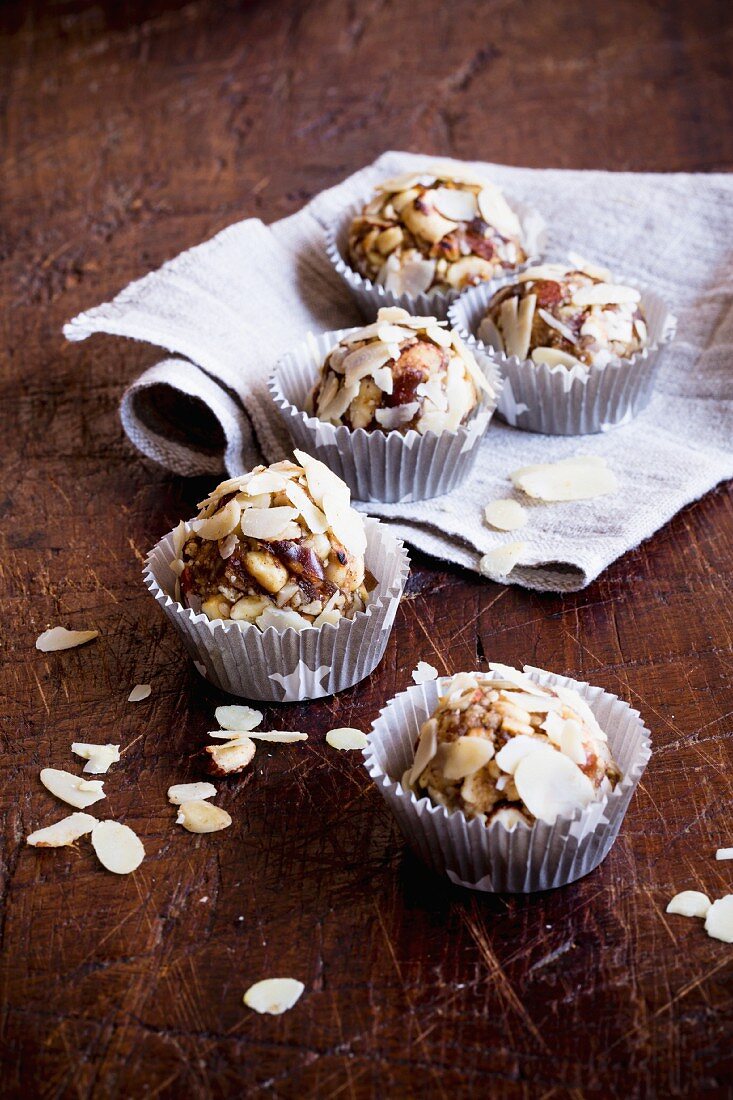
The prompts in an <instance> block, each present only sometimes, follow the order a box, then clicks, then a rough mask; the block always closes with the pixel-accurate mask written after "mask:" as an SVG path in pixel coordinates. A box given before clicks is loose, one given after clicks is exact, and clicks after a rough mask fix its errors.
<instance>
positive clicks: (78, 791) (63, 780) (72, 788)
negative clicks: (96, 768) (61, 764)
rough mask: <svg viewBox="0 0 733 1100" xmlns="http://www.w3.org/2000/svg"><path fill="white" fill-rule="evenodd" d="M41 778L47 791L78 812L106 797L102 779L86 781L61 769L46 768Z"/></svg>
mask: <svg viewBox="0 0 733 1100" xmlns="http://www.w3.org/2000/svg"><path fill="white" fill-rule="evenodd" d="M40 778H41V783H43V785H44V787H45V788H46V790H48V791H50V792H51V794H53V795H55V796H56V798H60V799H61V801H62V802H68V804H69V805H70V806H75V807H76V808H77V810H85V809H86V808H87V806H93V805H94V803H95V802H99V801H100V800H101V799H102V798H105V797H106V796H105V793H104V790H103V787H104V783H103V782H102V780H101V779H91V780H85V779H82V778H81V777H80V776H78V775H72V773H71V772H65V771H61V770H60V769H59V768H44V769H43V770H42V772H41V776H40Z"/></svg>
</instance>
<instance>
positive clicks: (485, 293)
mask: <svg viewBox="0 0 733 1100" xmlns="http://www.w3.org/2000/svg"><path fill="white" fill-rule="evenodd" d="M514 281H515V276H511V275H509V276H506V277H502V278H501V279H495V280H494V281H493V282H492V283H490V284H489V283H487V284H485V285H483V286H477V287H472V288H471V289H470V290H467V291H466V293H465V294H463V295H461V297H460V299H459V300H458V301H456V302H453V304H452V305H451V307H450V309H449V311H448V316H449V319H450V322H451V325H452V326H453V327H454V328H456V329H457V330H458V333H459V335H460V336H461V337H462V338H463V339H464V340H465V341H466V343H467V344H469V345H471V347H473V348H474V350H476V349H483V350H484V351H485V352H487V353H488V354H490V355H492V356H493V358H494V359H495V360H496V362H497V364H498V365H499V369H500V370H501V373H502V375H503V377H504V386H503V389H502V392H501V397H500V399H499V404H498V407H497V413H498V414H499V416H501V418H502V419H503V420H506V422H507V424H511V425H512V426H513V427H515V428H522V429H523V430H524V431H528V432H542V433H543V434H545V435H590V434H592V433H595V432H606V431H609V430H610V429H611V428H617V427H619V426H620V425H622V424H628V423H629V421H631V420H633V419H634V417H635V416H637V415H638V414H639V413H640V412H642V411H643V410H644V409H645V408H646V406H647V405H648V404H649V401H650V400H651V396H652V392H653V389H654V382H655V379H656V374H657V370H658V369H659V363H660V359H661V350H662V347H663V346H664V344H667V343H669V342H670V341H671V340H672V339H673V338H674V334H675V330H676V325H677V322H676V318H675V317H674V316H673V315H672V314H671V313H670V312H669V310H668V308H667V306H666V305H665V303H664V302H663V301H662V299H661V298H660V297H659V295H657V294H655V293H654V292H653V291H651V290H646V289H644V288H643V287H639V288H638V289H639V290H640V291H641V306H642V308H643V310H644V313H645V315H646V320H647V328H648V333H649V345H648V346H647V347H646V348H644V350H643V351H641V352H639V354H638V355H633V356H631V358H629V359H617V360H615V361H613V362H611V363H607V364H606V366H603V367H599V366H591V367H585V366H574V367H563V366H560V365H558V366H554V367H550V366H548V365H547V363H535V362H533V361H532V360H531V359H522V360H520V359H518V358H517V357H516V356H515V355H513V356H507V355H506V354H505V352H503V351H498V350H497V349H496V348H493V347H488V346H487V345H485V344H484V343H483V342H482V341H481V340H480V339H479V338H478V336H477V335H476V333H477V332H478V329H479V326H480V324H481V321H482V320H483V317H484V314H485V313H486V308H487V306H488V304H489V300H490V299H491V297H492V296H493V295H494V294H495V293H496V291H497V290H499V289H500V288H501V287H503V286H507V285H508V284H509V283H512V282H514ZM624 285H629V286H636V285H637V284H636V283H634V282H632V281H631V280H629V279H625V280H624Z"/></svg>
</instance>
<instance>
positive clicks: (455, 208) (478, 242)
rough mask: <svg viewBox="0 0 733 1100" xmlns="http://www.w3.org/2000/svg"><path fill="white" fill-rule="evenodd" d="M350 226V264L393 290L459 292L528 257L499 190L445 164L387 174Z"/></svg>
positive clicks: (516, 221) (516, 223)
mask: <svg viewBox="0 0 733 1100" xmlns="http://www.w3.org/2000/svg"><path fill="white" fill-rule="evenodd" d="M376 191H377V193H376V195H375V197H374V198H373V199H372V200H371V202H369V203H367V205H366V206H365V207H364V209H363V210H362V212H361V214H359V215H358V216H357V217H355V218H354V220H353V221H352V223H351V227H350V230H349V241H348V255H349V261H350V263H351V264H352V266H353V267H354V268H355V269H356V270H357V271H358V272H359V274H361V275H363V276H364V277H365V278H367V279H371V280H372V281H373V282H376V283H378V284H379V285H380V286H383V287H384V288H385V289H386V290H389V291H392V292H393V293H395V294H412V295H415V294H422V293H425V292H427V291H429V290H441V291H447V290H463V289H464V288H465V287H468V286H473V285H475V284H476V283H480V282H484V281H485V280H486V279H493V278H496V276H497V275H501V274H502V273H503V272H504V271H506V270H510V269H511V268H514V267H517V266H518V265H519V264H521V263H523V262H524V261H525V260H526V259H527V255H526V252H525V250H524V245H523V234H522V226H521V224H520V221H519V219H518V217H517V215H516V214H515V213H514V211H513V210H512V208H511V207H510V206H509V204H508V202H507V201H506V199H505V198H504V196H503V194H502V193H501V191H500V190H499V188H498V187H497V186H496V185H495V184H493V183H490V182H489V181H487V180H484V179H482V178H480V177H478V176H473V175H470V174H465V175H464V174H460V175H459V174H458V173H457V172H456V171H454V170H453V169H446V170H445V172H443V173H441V174H435V173H431V172H410V173H408V174H406V175H403V176H399V177H397V178H396V179H391V180H385V181H384V182H383V183H380V184H379V186H378V187H377V189H376Z"/></svg>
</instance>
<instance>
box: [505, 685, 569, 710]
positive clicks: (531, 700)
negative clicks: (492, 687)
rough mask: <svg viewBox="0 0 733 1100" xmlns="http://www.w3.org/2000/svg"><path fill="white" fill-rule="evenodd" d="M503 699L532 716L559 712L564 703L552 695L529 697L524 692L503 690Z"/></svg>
mask: <svg viewBox="0 0 733 1100" xmlns="http://www.w3.org/2000/svg"><path fill="white" fill-rule="evenodd" d="M500 694H501V697H502V699H506V700H507V701H508V702H510V703H514V704H515V706H518V707H521V708H522V710H524V711H528V712H529V713H530V714H548V713H549V712H550V711H558V710H560V709H561V708H562V703H561V702H560V700H559V699H553V698H552V696H550V695H529V694H525V693H524V692H523V691H522V692H517V691H511V690H506V689H502V690H501V692H500Z"/></svg>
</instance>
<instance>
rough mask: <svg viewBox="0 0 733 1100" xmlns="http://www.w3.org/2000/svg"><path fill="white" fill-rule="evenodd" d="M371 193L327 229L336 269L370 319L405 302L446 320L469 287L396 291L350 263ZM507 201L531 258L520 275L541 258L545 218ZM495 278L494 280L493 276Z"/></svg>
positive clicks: (404, 305)
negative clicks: (358, 220)
mask: <svg viewBox="0 0 733 1100" xmlns="http://www.w3.org/2000/svg"><path fill="white" fill-rule="evenodd" d="M370 197H371V196H366V197H365V198H363V199H360V200H359V201H358V202H354V203H351V205H349V206H347V207H346V208H345V209H344V210H343V211H342V213H341V214H340V215H339V217H338V218H337V220H336V221H335V222H334V224H333V225H332V226H329V228H328V229H327V230H326V252H327V253H328V257H329V259H330V261H331V263H332V264H333V266H334V268H335V269H336V272H337V273H338V274H339V275H340V276H341V278H342V279H343V280H344V282H345V283H346V285H347V286H348V287H349V290H350V291H351V293H352V295H353V297H354V298H355V300H356V302H357V304H358V306H359V309H360V310H361V312H362V314H363V315H364V317H365V318H366V320H367V321H372V320H374V318H375V317H376V316H377V310H379V309H381V308H382V306H401V307H402V308H403V309H406V310H407V311H408V313H413V314H414V315H415V316H416V317H437V318H438V320H439V321H444V320H445V319H446V317H447V316H448V308H449V306H450V304H451V302H453V301H455V300H456V298H458V297H459V296H460V295H461V294H465V291H460V290H447V291H442V290H429V291H428V292H427V293H424V294H416V295H412V294H394V293H393V292H392V291H391V290H385V288H384V287H383V286H379V285H378V284H377V283H374V282H372V280H371V279H366V278H365V277H364V276H363V275H360V274H359V272H358V271H354V269H353V268H352V267H351V266H350V264H349V260H348V239H349V228H350V226H351V223H352V221H353V220H354V218H355V217H356V216H357V215H358V214H361V212H362V210H363V209H364V207H365V205H366V204H367V203H368V202H369V200H370ZM504 197H505V198H506V201H507V203H508V204H509V206H510V207H511V208H512V210H513V211H514V213H515V214H516V215H517V217H518V218H519V221H520V224H521V226H522V240H523V242H524V250H525V252H526V253H527V256H528V258H527V260H525V261H524V262H523V263H522V264H519V265H517V267H515V268H513V269H512V270H513V272H514V274H515V275H516V273H517V272H518V271H522V270H523V269H524V268H525V267H528V266H529V265H530V264H534V263H537V260H538V259H541V257H542V253H543V251H544V248H545V244H546V240H547V231H546V226H545V221H544V218H543V217H542V215H541V214H540V213H539V212H538V211H537V210H535V209H534V207H533V206H528V205H527V204H526V203H523V202H518V201H517V200H516V199H512V198H510V197H509V196H507V195H505V196H504ZM492 282H493V280H492Z"/></svg>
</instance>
